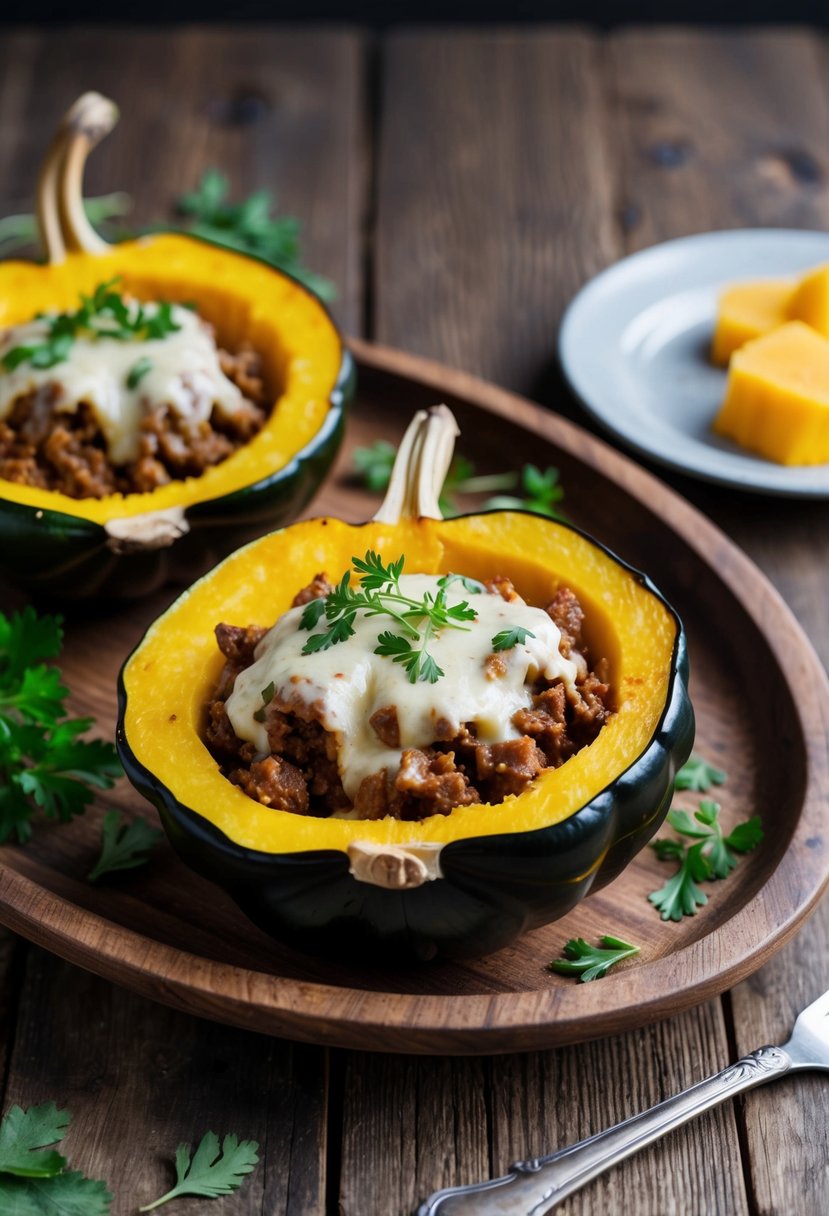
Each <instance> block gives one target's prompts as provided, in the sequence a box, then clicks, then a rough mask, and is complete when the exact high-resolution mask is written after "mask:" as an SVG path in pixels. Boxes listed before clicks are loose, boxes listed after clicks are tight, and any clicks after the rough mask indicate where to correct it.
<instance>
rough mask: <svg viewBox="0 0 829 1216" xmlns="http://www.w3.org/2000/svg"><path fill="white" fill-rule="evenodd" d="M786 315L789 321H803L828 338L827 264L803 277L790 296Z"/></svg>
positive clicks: (828, 282)
mask: <svg viewBox="0 0 829 1216" xmlns="http://www.w3.org/2000/svg"><path fill="white" fill-rule="evenodd" d="M787 313H788V317H789V320H791V321H805V322H806V324H807V325H811V327H812V329H816V330H817V332H818V333H819V334H823V335H824V337H827V338H829V263H827V264H826V265H824V266H818V267H817V269H816V270H812V271H810V273H809V274H807V275H805V276H804V277H803V278H802V279H801V280H800V282H799V283H798V284H797V287H796V288H795V289H794V291H793V292H792V294H791V297H790V298H789V301H788V307H787Z"/></svg>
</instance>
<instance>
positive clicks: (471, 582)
mask: <svg viewBox="0 0 829 1216" xmlns="http://www.w3.org/2000/svg"><path fill="white" fill-rule="evenodd" d="M453 583H460V584H461V586H462V587H463V588H464V590H465V591H468V592H470V594H471V595H483V594H484V592H485V591H486V587H485V586H484V584H483V583H480V582H478V580H477V579H476V578H469V577H468V576H467V575H466V574H444V575H443V576H442V577H441V578H439V579H438V586H439V587H440V589H441V590H442V591H448V590H449V588H450V587H451V586H452V584H453Z"/></svg>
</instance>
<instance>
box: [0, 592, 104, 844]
mask: <svg viewBox="0 0 829 1216" xmlns="http://www.w3.org/2000/svg"><path fill="white" fill-rule="evenodd" d="M61 641H62V633H61V626H60V619H59V618H58V617H51V616H42V617H38V616H37V615H36V614H35V613H34V611H33V610H32V609H31V608H26V609H24V611H23V612H21V613H15V614H14V615H12V616H10V617H7V616H5V615H3V614H2V613H0V840H7V839H8V838H9V836H11V835H15V836H16V837H17V839H18V840H19V841H21V842H25V841H26V840H28V839H29V837H30V836H31V832H32V829H31V822H30V821H31V818H32V815H33V813H34V810H35V807H40V808H41V809H42V810H43V811H44V812H45V814H46V815H48V816H50V817H51V818H53V819H57V820H59V821H61V822H66V821H67V820H69V819H71V818H72V816H73V815H78V814H81V813H82V812H83V811H84V810H85V808H86V806H87V805H88V804H89V803H90V802H91V801H92V797H93V793H92V789H91V788H90V787H94V788H97V789H109V788H110V787H111V786H112V785H113V784H114V783H115V781H116V779H117V778H118V777H119V776H120V775H121V765H120V763H119V762H118V759H117V757H116V755H115V749H114V747H113V746H112V744H111V743H105V742H103V741H102V740H100V739H92V740H83V739H81V738H80V737H79V736H80V735H83V734H85V733H86V731H88V730H89V728H90V727H91V726H92V725H93V722H92V719H91V718H67V717H66V716H65V714H66V710H65V706H64V702H65V699H66V696H67V695H68V693H67V689H66V688H65V687H64V686H63V684H62V682H61V677H60V672H59V671H58V669H57V668H56V667H54V666H50V665H48V664H46V663H42V662H40V660H41V659H44V658H54V657H56V656H57V654H58V653H59V652H60V646H61Z"/></svg>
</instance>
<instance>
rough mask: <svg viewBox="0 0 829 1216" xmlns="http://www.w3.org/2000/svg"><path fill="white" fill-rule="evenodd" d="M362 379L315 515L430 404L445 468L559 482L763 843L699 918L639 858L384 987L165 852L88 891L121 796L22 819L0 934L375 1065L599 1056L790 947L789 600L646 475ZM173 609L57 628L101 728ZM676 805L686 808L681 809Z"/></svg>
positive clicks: (413, 380)
mask: <svg viewBox="0 0 829 1216" xmlns="http://www.w3.org/2000/svg"><path fill="white" fill-rule="evenodd" d="M353 348H354V351H355V354H356V355H357V358H358V360H359V365H360V385H359V391H358V399H357V402H356V405H355V408H354V413H353V418H352V422H351V426H350V430H349V439H348V443H347V447H346V450H345V451H344V453H343V454H342V456H341V458H340V460H339V463H338V466H337V470H336V471H335V473H334V476H333V477H332V479H331V481H330V482H329V484H328V486H327V487H326V488H325V490H324V491H323V493H322V494H321V496H320V498H319V499H318V501H317V502H316V503H315V505H314V512H313V513H315V514H320V513H329V514H336V515H341V516H342V517H343V518H345V519H348V520H360V519H364V518H366V517H368V516H369V515H370V514H371V513H372V511H373V510H374V508H375V506H376V500H374V499H373V498H371V497H370V496H369V495H367V494H366V493H365V492H364V491H362V490H359V489H357V488H355V486H354V485H353V484H350V483H349V479H348V469H349V465H350V455H349V453H350V449H351V448H352V447H353V446H354V445H355V444H361V443H366V442H368V441H369V440H370V439H373V438H376V437H379V436H383V437H385V438H388V439H390V440H393V441H394V440H397V439H398V438H399V437H400V435H401V433H402V431H403V428H404V426H405V423H406V422H407V421H408V419H409V417H410V415H411V413H412V411H413V410H414V409H416V408H417V407H419V406H422V405H424V404H431V403H433V402H434V401H436V400H445V401H446V402H447V403H448V404H449V405H450V406H451V408H452V409H453V410H454V411H455V413H456V416H457V418H458V421H459V423H460V425H461V429H462V436H461V439H460V441H459V450H460V451H461V452H462V453H464V454H465V455H468V456H469V457H470V458H471V459H473V460H474V461H475V462H476V465H477V468H478V470H479V471H480V472H490V471H492V472H495V471H501V470H503V469H504V468H510V467H519V466H520V465H522V464H523V463H525V462H528V461H529V462H532V463H534V464H537V465H541V466H545V465H549V464H554V465H557V466H558V467H559V469H560V470H561V479H562V483H563V485H564V487H565V490H566V508H567V512H568V515H569V516H570V517H571V518H572V519H573V520H574V522H576V523H578V524H579V525H581V526H582V527H584V528H586V529H587V530H588V531H590V532H592V533H593V534H595V535H596V536H597V537H598V538H599V539H600V540H602V541H603V542H605V543H606V544H608V545H609V546H610V547H611V548H612V549H614V550H615V551H616V552H617V553H619V554H620V555H621V556H622V557H623V558H625V559H626V560H628V561H630V562H632V563H633V564H634V565H636V566H639V567H641V568H642V569H644V570H646V571H647V572H648V573H649V574H651V575H652V577H653V578H654V579H655V581H656V582H657V583H658V585H659V586H660V587H661V589H662V590H663V591H664V592H665V593H666V594H667V596H668V597H669V598H670V599H671V601H672V602H673V604H674V605H675V607H676V608H677V609H678V610H679V611H680V613H681V614H682V616H683V618H684V620H685V623H686V626H687V629H688V633H689V639H690V651H691V665H692V684H691V690H692V695H693V699H694V703H695V706H696V710H697V716H698V734H697V750H698V751H699V752H700V753H701V754H702V755H704V756H705V757H706V758H708V759H710V760H711V761H714V762H716V763H717V764H719V765H720V766H721V767H723V768H725V769H726V770H727V771H728V774H729V779H728V783H727V784H726V786H725V787H724V788H723V789H722V791H720V792H718V794H717V797H718V798H719V800H720V801H721V802H722V804H723V818H724V821H725V822H726V824H729V823H731V822H733V821H735V820H737V819H742V818H745V817H747V816H749V815H752V814H756V813H759V814H760V815H761V816H762V818H763V823H764V827H765V839H764V842H763V844H762V845H761V847H760V848H758V849H757V850H756V851H755V852H754V853H752V854H750V855H748V856H747V857H745V858H744V859H742V860H741V861H740V864H739V866H738V867H737V869H736V870H735V872H734V873H733V874H732V875H731V876H730V877H729V878H727V879H725V880H723V881H722V882H719V883H716V884H713V885H712V886H711V887H710V889H709V893H710V900H709V903H708V905H707V906H706V907H704V908H702V909H701V910H700V911H699V912H698V914H697V915H696V916H695V917H692V918H686V919H684V920H683V921H681V922H680V923H679V924H674V923H672V922H669V923H663V922H662V921H661V920H660V919H659V916H658V915H657V913H656V911H655V910H654V909H653V908H652V906H651V905H650V904H649V903H648V902H647V894H648V892H649V891H652V890H654V889H655V888H656V887H658V886H660V885H661V884H662V882H663V881H664V880H665V878H666V877H667V876H668V875H669V874H670V873H671V871H670V869H669V868H668V867H667V866H666V865H665V864H663V863H660V862H659V861H657V859H656V857H655V856H654V855H653V852H652V850H650V849H646V850H644V851H643V852H642V853H641V854H640V855H639V857H637V858H636V859H635V861H634V862H633V863H632V864H631V865H630V866H629V867H628V869H627V870H626V871H625V872H624V874H623V875H622V876H621V877H620V878H618V879H617V880H616V882H614V883H612V884H611V885H610V886H609V887H607V888H606V889H604V890H603V891H601V892H599V893H598V894H596V895H595V896H593V897H592V898H589V899H587V900H586V901H584V902H583V903H582V904H581V905H580V906H579V907H578V908H576V909H575V910H574V911H573V912H572V913H571V914H570V915H569V916H567V917H566V919H564V920H561V921H558V922H556V923H555V924H552V925H548V926H547V927H546V928H543V929H539V930H536V931H534V932H532V933H528V934H526V935H525V936H524V937H523V938H522V939H521V940H520V941H519V942H517V943H516V944H515V945H514V946H512V947H510V948H509V949H506V950H502V951H500V952H499V953H498V954H495V955H491V956H490V957H488V958H484V959H480V960H478V961H469V962H464V963H462V964H461V963H449V962H435V963H431V964H426V965H423V966H422V967H420V968H416V969H413V970H400V971H394V970H388V969H385V970H380V969H378V968H373V967H370V966H354V965H346V964H340V963H337V962H331V961H321V960H318V959H314V958H311V957H308V956H305V955H302V954H300V953H298V952H295V951H292V950H291V949H289V948H288V947H285V946H282V945H279V944H277V943H275V942H272V941H270V940H269V939H268V938H266V937H265V936H264V935H263V934H262V933H260V932H259V931H258V930H257V929H256V928H254V927H253V926H252V925H251V924H250V923H249V922H248V921H247V920H246V919H245V917H244V916H243V915H242V914H241V913H240V912H239V911H238V910H237V909H236V907H235V905H234V904H233V903H232V902H231V901H230V899H229V898H228V897H227V896H226V895H224V893H223V892H221V891H220V890H218V889H217V888H215V887H213V886H212V885H211V884H209V883H207V882H204V881H203V880H201V879H199V878H197V877H196V876H195V875H193V874H191V873H190V872H189V870H187V869H186V868H185V867H184V866H183V865H182V864H181V863H180V862H179V861H178V860H177V859H176V857H175V855H174V854H173V852H172V850H171V849H170V848H169V847H168V846H167V845H166V844H165V845H163V846H161V847H160V848H159V849H158V850H157V852H156V854H155V855H154V857H153V860H152V863H151V864H150V865H149V866H147V867H146V868H145V869H144V870H139V871H136V872H134V873H133V874H131V875H130V874H127V875H122V876H120V878H118V879H116V880H115V881H113V882H112V883H111V884H110V885H106V884H104V883H102V884H101V885H100V887H91V886H89V885H88V884H87V883H86V882H85V880H84V875H85V874H86V873H87V871H88V870H89V869H90V867H91V865H92V864H93V861H94V858H95V857H96V855H97V842H98V834H99V829H100V821H101V817H102V814H103V810H104V808H105V807H106V806H111V805H118V806H121V807H123V808H124V809H125V810H127V811H128V812H130V813H134V812H138V813H144V814H146V813H147V812H148V810H149V808H148V807H147V806H146V804H145V803H143V802H142V800H141V799H140V798H139V797H138V796H137V795H136V794H135V793H134V792H133V791H132V790H131V789H129V788H128V787H127V785H126V782H124V783H122V787H121V788H119V789H118V790H117V791H115V796H113V797H109V798H106V799H105V800H103V801H102V803H101V805H100V806H98V807H96V808H94V809H92V810H91V811H90V812H89V813H88V814H87V815H86V816H85V817H83V818H82V819H79V820H76V821H75V822H74V823H72V824H71V825H69V826H53V825H49V824H47V825H42V824H40V825H38V829H37V832H36V834H35V837H34V840H33V841H32V842H31V843H30V844H29V845H28V846H27V847H26V848H20V847H18V846H16V845H6V846H4V847H3V848H2V849H0V920H2V921H3V922H5V923H6V924H7V925H9V926H11V927H12V928H13V929H15V930H17V931H18V932H19V933H22V934H23V935H24V936H26V937H28V938H31V940H32V941H35V942H37V943H39V944H40V945H42V946H45V947H47V948H48V949H49V950H53V951H55V952H56V953H57V954H60V955H62V956H64V957H65V958H67V959H70V960H71V961H72V962H75V963H77V964H79V965H80V966H82V967H86V968H88V969H89V970H91V971H94V972H97V973H98V974H99V975H103V976H106V977H107V978H108V979H110V980H113V981H114V982H116V983H119V984H124V985H127V986H128V987H131V988H134V989H136V990H138V991H140V992H142V993H144V994H145V995H147V996H150V997H154V998H155V999H157V1000H159V1001H164V1002H166V1003H168V1004H170V1005H174V1006H177V1007H178V1008H182V1009H185V1010H188V1011H190V1012H192V1013H195V1014H200V1015H202V1016H205V1017H210V1018H215V1019H217V1020H220V1021H225V1022H229V1023H233V1024H236V1025H239V1026H245V1027H248V1028H251V1029H255V1030H259V1031H264V1032H266V1033H270V1034H279V1035H285V1036H287V1037H290V1038H296V1039H305V1040H310V1041H312V1042H318V1043H331V1044H339V1045H341V1046H346V1047H355V1048H363V1049H370V1050H383V1051H404V1052H429V1053H446V1054H458V1053H469V1054H474V1053H484V1052H499V1051H521V1050H527V1049H531V1048H541V1047H548V1046H552V1045H554V1044H561V1043H572V1042H576V1041H579V1040H583V1039H588V1038H595V1037H597V1036H599V1035H603V1034H608V1033H612V1032H615V1031H619V1030H622V1029H624V1028H626V1027H631V1026H635V1025H641V1024H642V1023H643V1022H646V1021H648V1020H651V1019H654V1018H657V1017H664V1016H666V1015H668V1014H673V1013H677V1012H678V1011H680V1010H682V1009H686V1008H688V1007H689V1006H691V1005H694V1004H696V1003H697V1002H699V1001H702V1000H704V999H706V998H707V997H710V996H712V995H714V994H715V993H718V992H721V991H722V990H723V989H725V988H727V987H729V986H730V985H732V984H734V983H735V982H736V981H738V980H740V979H743V978H744V977H745V976H747V975H748V974H750V973H751V972H752V971H754V970H755V969H756V968H757V967H759V966H760V965H761V964H762V963H764V962H765V961H766V960H767V959H768V958H769V956H770V955H771V954H772V953H773V952H774V951H775V950H776V949H778V948H779V947H780V946H781V945H782V944H783V942H785V941H786V940H787V938H789V937H790V936H791V934H792V933H793V932H794V931H795V929H796V928H797V926H798V925H799V924H800V922H801V921H802V920H803V919H804V917H805V916H806V915H807V914H808V913H809V911H810V910H811V909H812V907H813V906H814V904H815V902H816V901H817V899H818V897H819V896H820V894H821V891H822V890H823V888H824V886H825V885H826V883H827V880H829V850H827V849H826V847H825V845H824V842H823V837H822V832H823V826H824V825H823V820H824V818H825V813H826V805H825V803H826V794H825V790H826V781H827V776H829V762H828V761H829V756H827V750H828V749H829V743H827V740H829V684H827V680H826V676H825V674H824V672H823V669H822V667H821V665H820V663H819V661H818V659H817V657H816V655H815V654H814V652H813V650H812V648H811V646H810V644H809V642H808V640H807V639H806V637H805V636H804V634H803V632H802V630H801V629H800V627H799V626H798V625H797V623H796V621H795V620H794V618H793V616H792V615H791V613H790V612H789V610H788V608H787V607H786V605H785V604H784V603H783V601H782V600H781V599H780V597H779V596H778V595H777V593H776V592H775V591H774V590H773V588H772V587H771V586H770V585H769V583H768V582H767V581H766V579H765V578H764V577H763V575H762V574H761V573H760V572H759V571H758V570H757V568H756V567H755V566H754V565H752V563H751V562H750V561H749V560H748V559H747V558H746V557H745V556H744V555H743V554H742V553H741V552H740V551H739V550H738V549H736V548H735V547H734V545H732V544H731V542H730V541H728V540H727V539H726V537H725V536H723V535H722V533H721V532H719V531H718V530H717V529H716V528H715V527H714V526H713V525H712V524H710V523H709V522H708V521H707V520H706V519H705V518H704V517H703V516H701V515H700V514H699V513H698V512H697V511H695V510H694V509H693V508H692V507H690V506H689V505H688V504H687V503H686V502H684V501H683V500H682V499H680V498H679V497H677V495H675V494H674V493H673V492H672V491H670V490H668V489H667V488H666V487H665V486H663V485H662V484H661V483H659V482H658V481H656V480H655V479H654V478H653V477H651V476H650V475H649V474H647V473H645V472H644V471H643V470H641V469H640V468H638V467H637V466H636V465H634V464H633V463H632V462H631V461H629V460H628V459H626V458H625V457H623V456H620V455H618V454H617V453H615V452H614V451H612V450H611V449H610V448H608V447H607V446H606V445H605V444H603V443H601V442H600V441H599V440H596V439H594V438H592V437H591V436H590V435H588V434H586V433H585V432H584V431H582V430H580V429H579V428H577V427H575V426H573V425H572V424H570V423H567V422H565V421H563V420H562V419H561V418H558V417H556V416H555V415H552V414H549V413H546V412H544V411H542V410H540V409H539V408H537V407H536V406H533V405H532V404H531V403H530V402H528V401H525V400H522V399H520V398H518V397H515V396H513V395H511V394H509V393H506V392H503V391H502V390H500V389H497V388H495V387H494V386H492V385H489V384H485V383H483V382H481V381H479V380H475V379H473V378H471V377H469V376H466V375H463V374H461V373H458V372H454V371H450V370H449V369H447V368H444V367H440V366H438V365H436V364H433V363H428V362H426V361H424V360H420V359H416V358H414V357H411V356H408V355H404V354H401V353H399V352H396V351H390V350H383V349H380V348H376V347H370V346H367V345H365V344H363V343H357V342H355V343H354V344H353ZM170 599H171V593H170V592H169V591H168V592H166V593H164V594H161V595H159V596H156V597H155V598H154V599H152V600H150V601H142V602H141V603H140V604H138V605H136V606H132V607H129V608H120V609H114V610H113V611H112V613H111V614H110V615H109V616H108V617H107V619H106V621H105V622H104V621H103V620H102V619H101V618H100V617H99V618H98V619H94V620H90V619H87V620H86V621H84V620H82V619H79V620H75V621H72V622H70V623H69V625H68V627H67V640H66V649H65V652H64V658H63V660H62V663H63V669H64V672H65V675H66V677H67V680H68V682H69V684H70V686H71V687H72V689H73V690H74V707H75V709H76V710H77V711H78V712H83V713H92V714H94V715H95V716H96V717H97V718H98V722H99V725H100V728H101V730H102V731H103V732H108V731H111V730H112V729H113V727H114V716H115V678H116V674H117V671H118V668H119V666H120V664H121V662H122V660H123V658H124V656H125V655H126V654H127V653H128V652H129V651H130V649H131V648H132V646H133V645H134V644H135V643H136V642H137V641H138V639H139V638H140V636H141V634H142V633H143V631H144V629H145V628H146V626H147V625H148V624H149V622H150V621H151V620H152V619H153V618H154V617H155V616H156V615H157V614H158V612H159V611H160V610H161V609H162V608H163V607H164V605H165V604H166V603H167V602H169V600H170ZM684 797H685V805H688V806H692V805H693V801H692V800H690V799H689V798H688V797H687V796H684ZM602 933H613V934H616V935H618V936H620V937H623V938H625V939H626V940H628V941H633V942H636V943H638V944H639V945H641V947H642V954H641V957H640V958H639V959H637V960H634V961H632V962H630V963H627V964H624V965H623V966H622V967H621V968H620V969H619V970H617V971H616V972H614V973H611V975H610V976H608V977H607V978H606V979H604V980H601V981H600V982H597V983H593V984H579V983H576V982H574V981H573V980H571V979H565V978H562V977H559V976H555V975H553V974H551V973H550V972H549V971H548V970H547V969H546V964H547V963H548V962H549V961H550V959H552V958H555V957H557V956H558V955H559V954H560V952H561V947H562V946H563V944H564V942H565V941H566V940H567V939H568V938H570V937H577V936H582V937H585V938H587V939H588V940H595V939H596V938H597V937H598V936H600V935H601V934H602Z"/></svg>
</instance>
